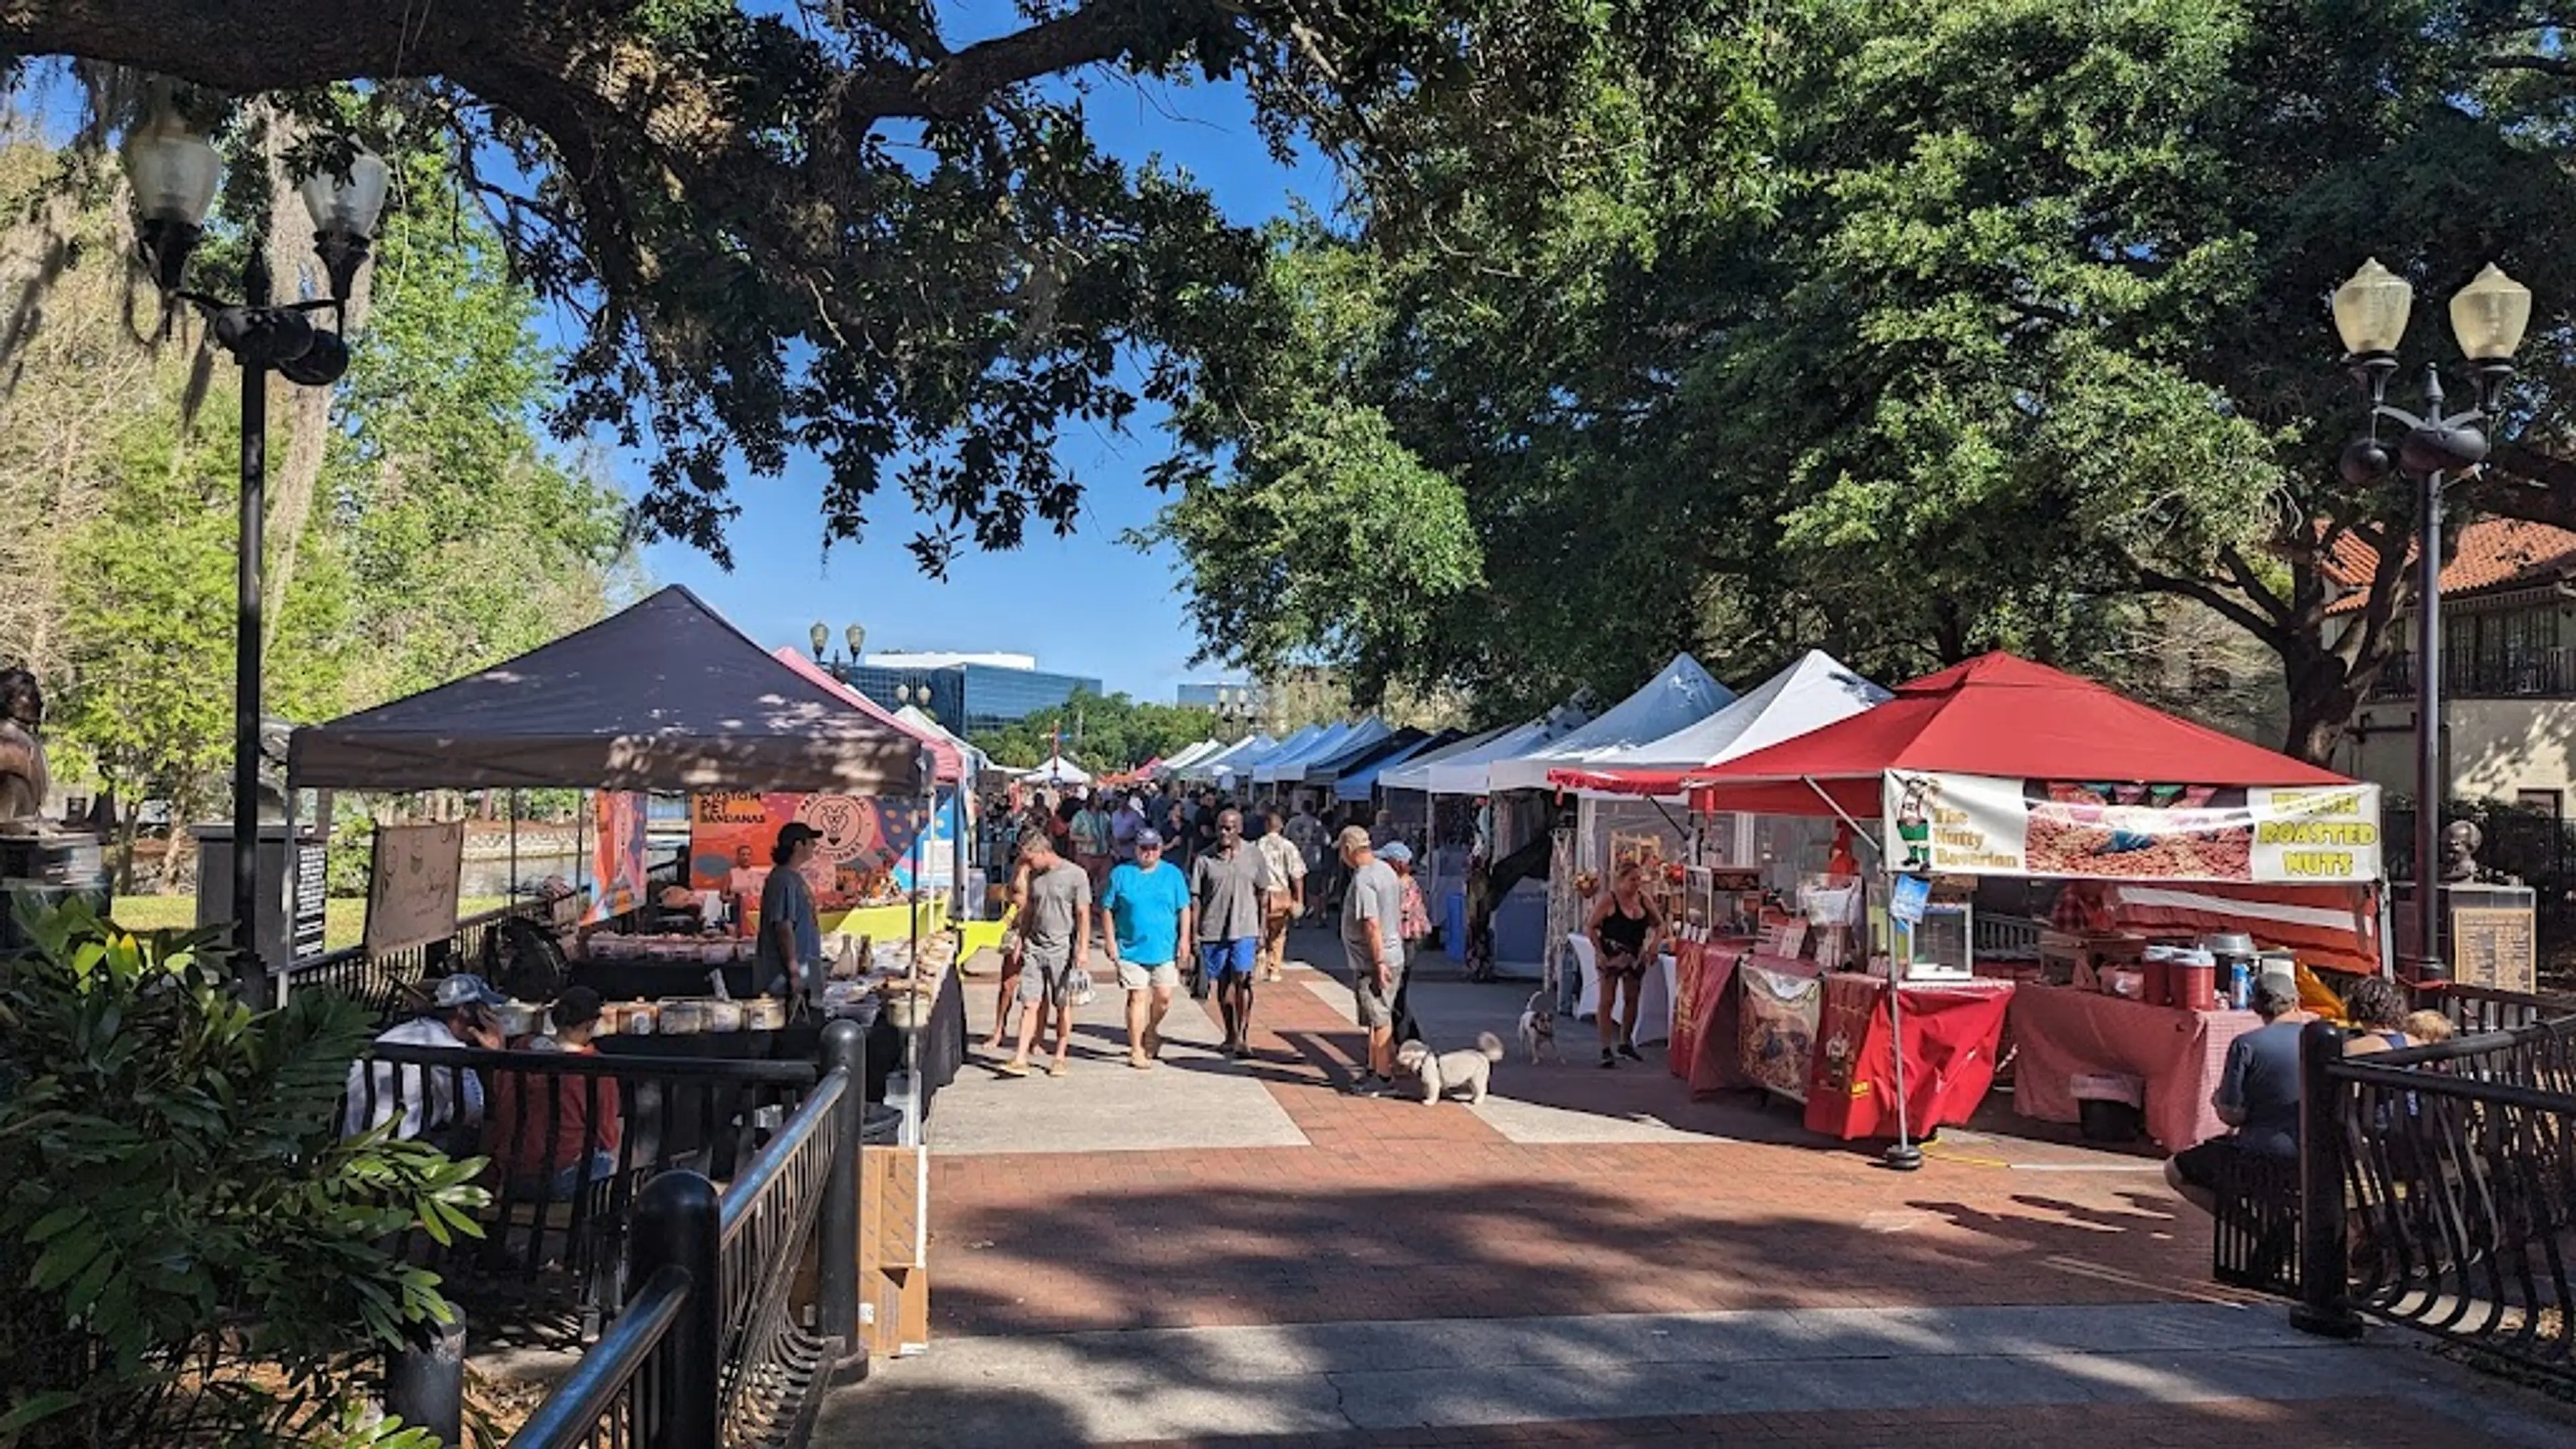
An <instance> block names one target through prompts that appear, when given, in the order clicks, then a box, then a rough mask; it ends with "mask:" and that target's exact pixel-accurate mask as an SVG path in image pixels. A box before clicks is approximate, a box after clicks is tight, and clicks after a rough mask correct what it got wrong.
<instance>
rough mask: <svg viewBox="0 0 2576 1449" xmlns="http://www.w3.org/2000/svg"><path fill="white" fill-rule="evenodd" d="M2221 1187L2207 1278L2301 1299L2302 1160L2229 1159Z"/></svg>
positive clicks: (2235, 1155)
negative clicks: (2300, 1208)
mask: <svg viewBox="0 0 2576 1449" xmlns="http://www.w3.org/2000/svg"><path fill="white" fill-rule="evenodd" d="M2219 1160H2220V1162H2221V1163H2222V1164H2223V1165H2222V1166H2221V1167H2220V1169H2219V1172H2218V1181H2217V1182H2216V1183H2215V1184H2213V1189H2214V1191H2215V1193H2216V1195H2217V1199H2218V1201H2217V1215H2216V1218H2215V1221H2214V1224H2213V1226H2212V1229H2211V1232H2210V1235H2209V1259H2210V1262H2209V1275H2210V1276H2211V1277H2212V1278H2215V1279H2216V1280H2218V1281H2219V1282H2221V1283H2225V1284H2228V1285H2229V1286H2231V1287H2236V1288H2248V1289H2252V1290H2253V1291H2255V1292H2257V1293H2276V1294H2279V1295H2281V1296H2283V1297H2286V1298H2296V1297H2297V1296H2299V1160H2298V1159H2297V1158H2295V1157H2255V1156H2251V1155H2248V1154H2244V1153H2231V1154H2229V1155H2228V1156H2226V1157H2223V1158H2221V1159H2219Z"/></svg>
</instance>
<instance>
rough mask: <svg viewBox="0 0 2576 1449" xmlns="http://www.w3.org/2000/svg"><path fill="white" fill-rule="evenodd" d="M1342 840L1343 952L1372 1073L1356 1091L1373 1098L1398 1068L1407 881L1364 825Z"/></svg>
mask: <svg viewBox="0 0 2576 1449" xmlns="http://www.w3.org/2000/svg"><path fill="white" fill-rule="evenodd" d="M1339 844H1340V846H1341V856H1342V865H1343V867H1344V868H1345V869H1347V870H1348V871H1349V872H1350V875H1349V882H1348V884H1347V885H1345V886H1344V887H1343V892H1342V952H1343V956H1344V958H1345V959H1346V961H1347V962H1348V964H1349V966H1350V970H1351V992H1352V994H1353V995H1355V996H1356V997H1357V998H1358V999H1359V1012H1360V1025H1361V1026H1363V1027H1366V1028H1367V1029H1368V1049H1369V1060H1368V1073H1367V1074H1366V1075H1365V1076H1362V1077H1361V1078H1360V1079H1359V1081H1357V1082H1355V1083H1353V1084H1352V1088H1351V1090H1352V1091H1353V1092H1355V1093H1357V1094H1359V1095H1361V1096H1368V1097H1374V1096H1377V1095H1379V1094H1381V1093H1383V1092H1385V1091H1387V1090H1388V1088H1389V1087H1390V1086H1391V1085H1392V1082H1391V1081H1390V1078H1391V1077H1392V1076H1393V1075H1394V1072H1395V993H1396V991H1397V989H1398V988H1400V987H1402V986H1403V984H1404V882H1403V881H1401V880H1399V879H1397V877H1396V874H1395V868H1394V867H1393V866H1390V865H1388V864H1387V863H1386V862H1385V861H1382V860H1380V859H1378V858H1377V852H1376V850H1375V849H1374V848H1373V847H1372V846H1371V845H1370V844H1369V833H1368V831H1367V830H1366V829H1365V828H1364V827H1361V826H1357V825H1352V826H1347V827H1345V828H1344V829H1343V831H1342V833H1341V836H1340V837H1339Z"/></svg>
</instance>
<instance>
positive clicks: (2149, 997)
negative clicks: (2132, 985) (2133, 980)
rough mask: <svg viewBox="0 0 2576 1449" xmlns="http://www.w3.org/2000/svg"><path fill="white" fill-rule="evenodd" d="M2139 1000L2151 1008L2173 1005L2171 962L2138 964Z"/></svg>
mask: <svg viewBox="0 0 2576 1449" xmlns="http://www.w3.org/2000/svg"><path fill="white" fill-rule="evenodd" d="M2138 1000H2140V1001H2142V1002H2144V1003H2146V1004H2147V1005H2149V1006H2170V1005H2172V1004H2173V964H2172V963H2171V962H2169V961H2142V962H2140V963H2139V964H2138Z"/></svg>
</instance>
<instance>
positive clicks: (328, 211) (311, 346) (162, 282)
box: [124, 115, 387, 1000]
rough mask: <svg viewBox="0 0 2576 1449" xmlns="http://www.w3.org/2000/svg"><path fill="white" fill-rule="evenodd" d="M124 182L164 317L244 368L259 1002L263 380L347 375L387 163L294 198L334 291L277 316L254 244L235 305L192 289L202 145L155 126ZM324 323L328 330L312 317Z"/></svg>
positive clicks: (200, 231) (236, 878) (244, 860)
mask: <svg viewBox="0 0 2576 1449" xmlns="http://www.w3.org/2000/svg"><path fill="white" fill-rule="evenodd" d="M124 150H125V170H126V177H127V180H128V183H129V184H130V185H131V186H132V188H133V191H134V210H135V238H136V243H137V248H136V249H137V252H138V260H140V261H141V263H142V265H143V266H144V267H145V269H146V270H148V271H150V272H151V274H152V279H153V282H154V283H155V284H156V285H157V286H158V287H159V288H160V291H161V299H162V317H163V320H164V326H165V330H166V326H167V322H168V319H169V318H170V317H171V316H172V315H173V314H174V312H175V311H176V308H177V306H178V304H180V303H183V302H184V303H186V304H188V305H190V306H193V307H195V308H196V309H197V310H198V311H199V312H201V313H202V314H204V315H205V317H206V318H207V319H208V321H209V322H210V323H211V324H212V327H213V332H214V338H215V341H216V342H217V343H219V344H221V345H222V347H223V349H224V350H225V351H226V352H229V353H231V354H232V356H233V360H234V361H235V362H237V363H239V364H240V365H241V544H240V548H241V556H240V558H239V560H238V561H237V566H236V570H235V578H234V584H235V588H236V590H237V596H236V598H235V600H234V624H233V920H234V927H233V929H234V932H235V940H236V942H237V943H238V945H239V946H240V949H241V953H242V959H241V964H240V967H239V976H240V979H241V981H242V982H243V984H244V986H245V987H246V988H248V990H249V991H250V992H251V993H252V994H253V995H254V996H257V997H259V998H260V999H262V1000H264V999H265V996H266V990H267V974H266V972H265V970H264V969H263V967H262V965H261V963H260V960H259V900H260V894H259V759H260V718H261V714H260V682H261V681H260V638H261V624H260V615H261V599H260V590H261V567H260V566H261V552H262V550H263V549H264V548H265V547H266V538H265V533H266V528H265V525H266V522H267V517H268V375H269V374H270V373H271V372H275V373H277V374H278V375H279V376H281V377H283V378H285V379H286V380H287V381H288V382H291V383H295V384H297V385H298V386H302V387H329V386H330V385H331V384H333V383H335V382H338V381H339V380H340V375H341V374H342V373H344V372H346V371H348V369H349V346H348V343H347V342H346V341H345V340H343V338H342V337H341V334H340V331H339V329H340V328H341V327H342V326H344V325H345V315H344V314H345V310H346V307H347V304H348V301H349V293H350V291H351V290H352V289H353V288H354V287H355V286H356V284H357V279H358V269H359V268H360V267H361V266H363V265H365V263H366V259H367V249H368V247H369V246H370V245H371V244H372V243H373V242H374V239H375V231H376V222H377V219H378V218H379V217H381V216H382V215H383V213H384V206H385V187H386V180H387V176H386V170H385V163H384V161H383V160H382V159H381V158H379V157H377V156H375V155H373V154H371V153H369V152H366V151H363V150H360V151H354V152H352V153H351V154H350V156H349V159H348V162H347V164H346V167H345V169H342V170H340V171H336V172H332V171H325V172H322V173H319V174H316V175H313V176H309V177H306V178H305V179H304V181H303V182H302V183H301V185H300V186H299V187H298V188H297V190H298V192H299V194H300V195H301V196H302V197H303V201H304V209H305V212H306V214H308V215H309V216H310V217H311V218H312V220H313V232H314V237H313V245H314V250H315V252H316V253H317V254H318V255H319V256H320V257H321V259H322V269H323V272H324V274H325V275H326V276H327V277H328V278H329V279H330V295H329V296H328V297H321V298H314V299H311V300H302V301H296V302H291V303H287V304H285V305H283V306H279V305H273V304H272V303H271V301H270V297H269V287H270V279H269V272H268V256H267V252H266V249H265V247H264V246H263V245H262V244H261V242H260V240H259V238H258V236H257V235H254V236H253V237H252V238H251V244H250V254H249V257H248V259H247V260H246V261H245V262H244V263H243V264H242V278H241V281H242V296H241V300H240V301H238V302H228V301H225V300H223V299H222V298H220V297H214V296H209V295H207V294H205V293H203V292H195V291H190V290H188V288H187V277H188V257H189V254H190V253H192V252H193V251H195V249H196V246H197V241H198V239H199V238H200V237H202V236H203V235H204V234H205V225H206V212H207V210H208V209H209V208H211V207H212V206H213V204H214V199H215V189H216V187H217V185H218V184H219V183H220V182H221V181H222V179H223V163H222V161H221V160H220V159H219V158H218V157H217V156H216V155H215V148H214V146H213V145H212V144H210V143H209V142H208V141H207V140H206V138H205V137H204V136H203V135H201V134H199V133H197V132H195V131H193V130H190V129H189V128H188V127H187V126H185V125H184V124H182V123H181V122H179V121H178V120H177V119H176V118H174V117H171V116H168V115H163V116H159V117H156V118H155V119H153V120H152V121H150V122H148V123H146V124H144V125H141V126H138V127H136V128H135V129H134V131H132V132H131V133H129V134H128V135H127V136H126V138H125V147H124ZM325 310H327V311H329V312H330V313H331V322H332V325H331V327H329V328H327V329H326V328H322V327H317V326H315V325H314V323H313V320H312V314H314V313H316V312H321V311H325Z"/></svg>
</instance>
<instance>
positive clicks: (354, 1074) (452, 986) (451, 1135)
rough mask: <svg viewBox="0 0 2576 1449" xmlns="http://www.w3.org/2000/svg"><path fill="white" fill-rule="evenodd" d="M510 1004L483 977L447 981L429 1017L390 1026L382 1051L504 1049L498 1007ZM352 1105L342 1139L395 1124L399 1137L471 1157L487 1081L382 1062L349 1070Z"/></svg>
mask: <svg viewBox="0 0 2576 1449" xmlns="http://www.w3.org/2000/svg"><path fill="white" fill-rule="evenodd" d="M509 1000H510V998H508V997H506V996H503V995H502V994H501V993H500V992H498V991H495V990H493V989H492V987H491V986H490V984H488V983H487V982H485V981H484V979H483V978H482V977H480V976H476V975H472V974H471V973H460V974H458V975H454V976H443V977H440V978H439V979H438V981H437V982H436V983H435V984H434V985H433V986H432V987H431V990H430V1007H429V1010H428V1011H427V1012H424V1013H423V1014H421V1015H419V1016H416V1017H413V1018H412V1019H411V1020H409V1021H405V1022H398V1023H396V1024H395V1025H393V1026H390V1027H387V1028H386V1029H385V1030H384V1031H383V1032H381V1033H379V1034H378V1035H377V1037H376V1045H378V1046H422V1047H451V1048H454V1047H482V1048H485V1049H487V1050H493V1051H497V1050H499V1049H500V1047H501V1045H502V1042H503V1038H502V1035H501V1026H500V1023H499V1022H498V1021H497V1020H495V1019H494V1018H493V1015H492V1008H494V1007H496V1006H506V1005H508V1004H509ZM347 1097H348V1105H347V1107H346V1108H345V1109H344V1111H343V1113H342V1115H341V1119H340V1135H341V1136H343V1137H355V1136H357V1135H358V1134H359V1133H361V1132H365V1131H367V1130H369V1129H370V1128H375V1127H382V1126H384V1125H385V1124H386V1123H388V1122H390V1123H392V1124H394V1130H393V1135H394V1136H396V1137H401V1138H414V1137H416V1138H422V1139H425V1140H427V1141H429V1142H430V1143H432V1144H434V1145H436V1146H437V1147H439V1149H440V1150H442V1151H444V1152H446V1153H447V1154H448V1155H449V1156H451V1157H462V1156H470V1155H472V1153H473V1151H474V1149H475V1146H476V1144H475V1141H474V1139H475V1137H476V1135H477V1129H478V1128H480V1127H481V1126H482V1123H483V1080H482V1078H481V1077H480V1076H479V1075H478V1074H476V1073H475V1072H473V1071H470V1070H465V1069H461V1068H457V1067H424V1066H422V1065H421V1064H419V1063H417V1062H402V1063H395V1062H388V1061H382V1060H378V1059H375V1058H372V1057H371V1058H367V1059H365V1060H361V1061H354V1062H351V1063H350V1064H349V1083H348V1087H347Z"/></svg>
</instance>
